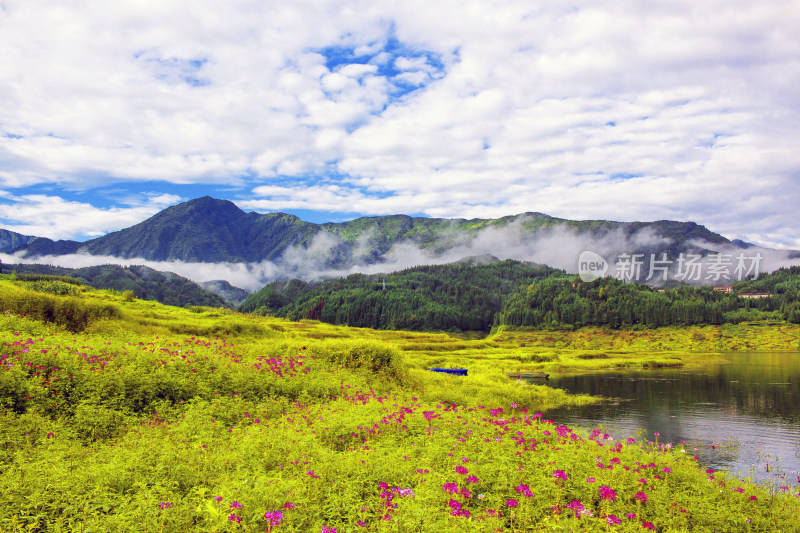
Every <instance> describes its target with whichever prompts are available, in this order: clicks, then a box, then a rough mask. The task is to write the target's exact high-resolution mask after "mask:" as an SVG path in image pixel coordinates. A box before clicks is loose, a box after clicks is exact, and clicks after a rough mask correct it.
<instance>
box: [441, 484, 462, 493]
mask: <svg viewBox="0 0 800 533" xmlns="http://www.w3.org/2000/svg"><path fill="white" fill-rule="evenodd" d="M442 490H444V491H445V492H449V493H450V494H454V493H456V492H458V485H456V484H455V483H445V484H444V485H443V486H442Z"/></svg>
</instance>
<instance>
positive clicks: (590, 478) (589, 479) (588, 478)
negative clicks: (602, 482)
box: [586, 477, 597, 483]
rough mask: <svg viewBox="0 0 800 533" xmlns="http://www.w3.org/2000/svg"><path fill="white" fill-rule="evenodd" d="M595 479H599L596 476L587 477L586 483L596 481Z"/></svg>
mask: <svg viewBox="0 0 800 533" xmlns="http://www.w3.org/2000/svg"><path fill="white" fill-rule="evenodd" d="M595 481H597V480H596V479H595V478H593V477H587V478H586V483H594V482H595Z"/></svg>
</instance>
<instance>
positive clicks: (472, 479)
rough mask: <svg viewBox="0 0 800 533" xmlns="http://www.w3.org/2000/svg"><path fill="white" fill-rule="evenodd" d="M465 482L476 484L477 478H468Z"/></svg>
mask: <svg viewBox="0 0 800 533" xmlns="http://www.w3.org/2000/svg"><path fill="white" fill-rule="evenodd" d="M466 481H467V483H477V482H478V478H476V477H475V476H469V477H468V478H467V479H466Z"/></svg>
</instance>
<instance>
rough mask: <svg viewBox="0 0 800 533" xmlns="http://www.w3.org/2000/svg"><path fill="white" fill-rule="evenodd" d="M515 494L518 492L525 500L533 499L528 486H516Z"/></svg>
mask: <svg viewBox="0 0 800 533" xmlns="http://www.w3.org/2000/svg"><path fill="white" fill-rule="evenodd" d="M517 492H519V493H520V494H522V495H523V496H525V497H526V498H533V493H532V492H531V488H530V487H529V486H528V485H519V486H517Z"/></svg>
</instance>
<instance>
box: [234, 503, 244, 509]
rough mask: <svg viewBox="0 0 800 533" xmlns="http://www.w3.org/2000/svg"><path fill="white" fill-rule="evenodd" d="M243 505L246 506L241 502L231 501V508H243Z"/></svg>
mask: <svg viewBox="0 0 800 533" xmlns="http://www.w3.org/2000/svg"><path fill="white" fill-rule="evenodd" d="M242 507H244V506H243V505H242V504H241V503H239V502H231V509H241V508H242Z"/></svg>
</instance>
